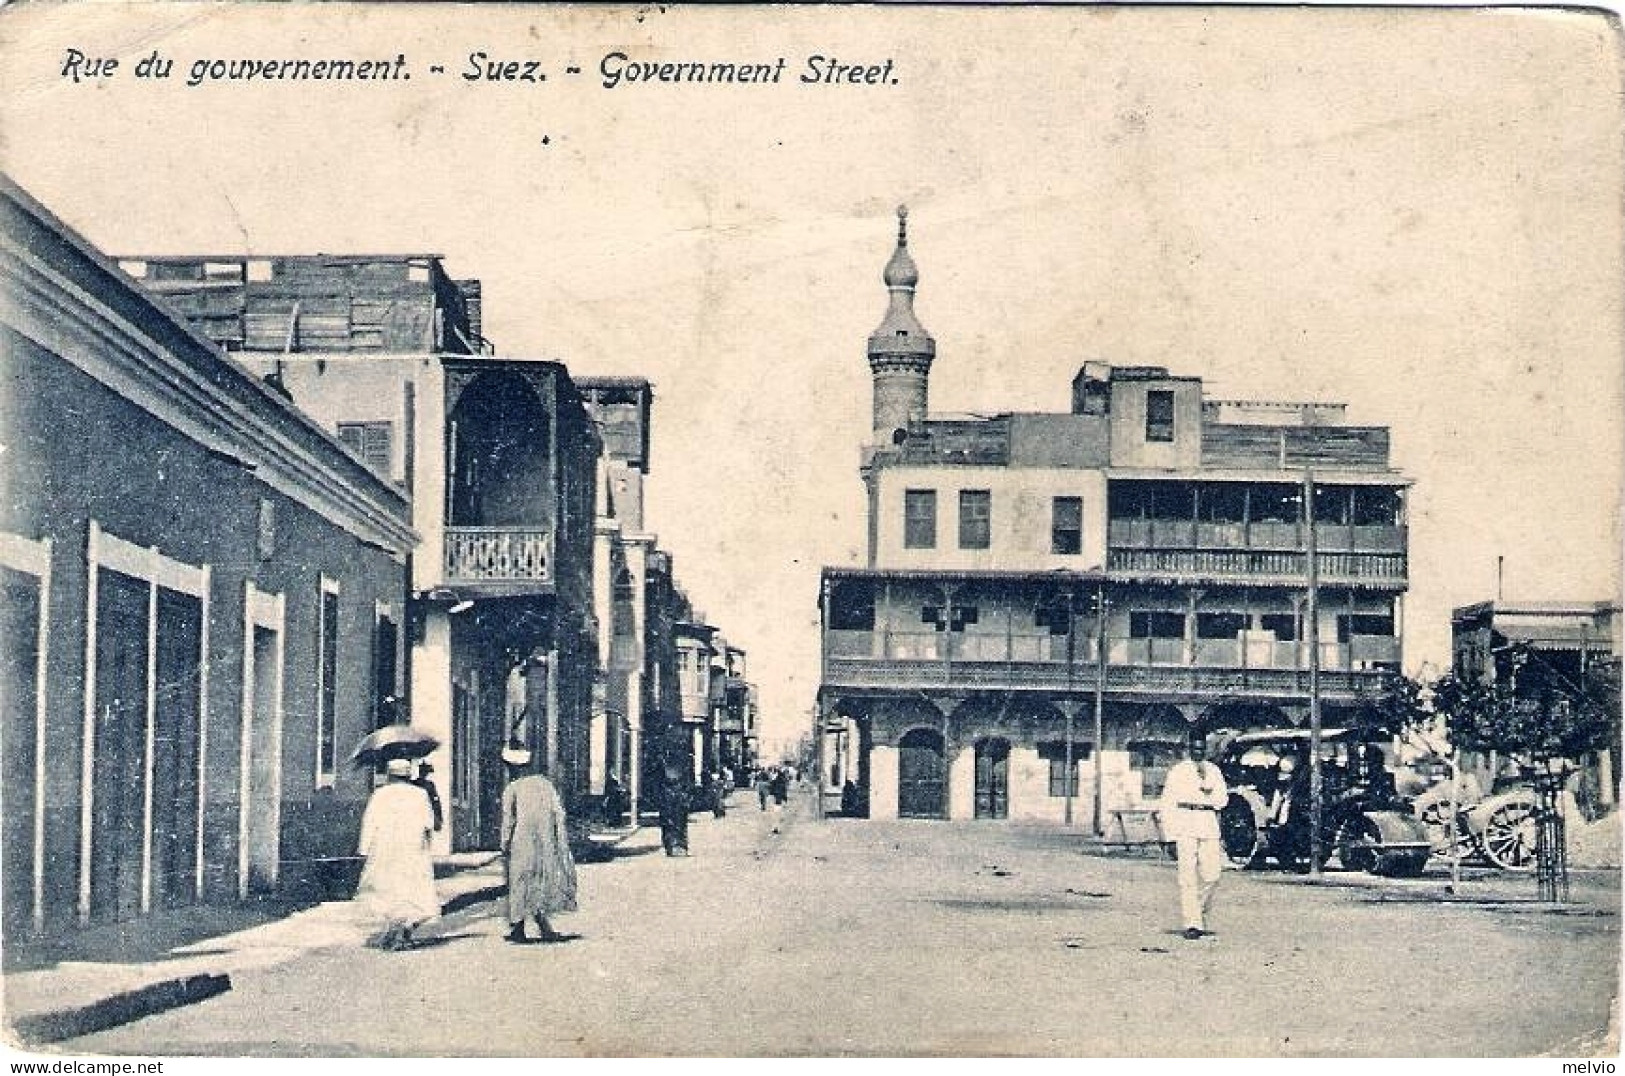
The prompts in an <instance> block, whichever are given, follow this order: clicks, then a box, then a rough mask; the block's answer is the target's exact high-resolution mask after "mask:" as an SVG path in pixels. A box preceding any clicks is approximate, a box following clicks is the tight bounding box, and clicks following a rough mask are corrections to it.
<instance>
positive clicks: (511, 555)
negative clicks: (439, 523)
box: [446, 527, 553, 585]
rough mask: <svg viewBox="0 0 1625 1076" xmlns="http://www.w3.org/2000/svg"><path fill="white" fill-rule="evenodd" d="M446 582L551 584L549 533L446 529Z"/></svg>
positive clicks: (518, 529) (520, 529)
mask: <svg viewBox="0 0 1625 1076" xmlns="http://www.w3.org/2000/svg"><path fill="white" fill-rule="evenodd" d="M446 582H447V583H448V584H451V585H457V584H480V583H495V584H515V583H520V584H524V583H529V584H551V583H552V582H553V532H552V531H550V530H546V529H542V528H536V527H447V528H446Z"/></svg>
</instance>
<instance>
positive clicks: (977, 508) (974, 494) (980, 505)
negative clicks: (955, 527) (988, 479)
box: [959, 489, 993, 549]
mask: <svg viewBox="0 0 1625 1076" xmlns="http://www.w3.org/2000/svg"><path fill="white" fill-rule="evenodd" d="M992 516H993V494H992V493H990V492H989V491H987V490H985V489H962V490H960V491H959V548H960V549H986V548H988V546H990V545H991V544H992V537H993V536H992Z"/></svg>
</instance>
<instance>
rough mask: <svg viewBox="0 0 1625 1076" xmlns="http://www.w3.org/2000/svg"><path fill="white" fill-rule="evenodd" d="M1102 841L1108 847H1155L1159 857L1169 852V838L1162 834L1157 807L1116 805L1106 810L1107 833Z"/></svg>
mask: <svg viewBox="0 0 1625 1076" xmlns="http://www.w3.org/2000/svg"><path fill="white" fill-rule="evenodd" d="M1100 843H1101V844H1102V845H1103V846H1104V847H1106V848H1122V849H1123V850H1124V851H1127V850H1128V849H1130V848H1155V849H1156V850H1157V857H1158V858H1159V859H1161V858H1165V857H1166V856H1167V854H1168V849H1167V844H1168V840H1167V839H1166V838H1165V837H1163V835H1162V819H1161V811H1160V810H1159V809H1158V808H1156V807H1114V808H1112V809H1111V810H1109V811H1107V812H1106V833H1105V835H1104V836H1102V837H1101V839H1100Z"/></svg>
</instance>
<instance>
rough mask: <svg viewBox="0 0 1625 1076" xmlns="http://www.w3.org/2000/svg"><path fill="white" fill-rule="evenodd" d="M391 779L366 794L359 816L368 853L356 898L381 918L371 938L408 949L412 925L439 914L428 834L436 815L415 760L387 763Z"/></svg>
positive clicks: (384, 946) (376, 942)
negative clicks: (416, 775)
mask: <svg viewBox="0 0 1625 1076" xmlns="http://www.w3.org/2000/svg"><path fill="white" fill-rule="evenodd" d="M385 772H386V773H387V774H388V778H389V779H388V781H387V782H386V783H385V784H383V785H381V786H379V787H378V788H377V789H376V790H375V791H374V792H373V794H372V798H370V799H369V800H367V808H366V810H365V811H364V812H363V813H362V816H361V840H360V852H361V855H363V856H365V857H366V864H365V865H364V866H363V867H362V868H361V881H360V883H359V884H358V885H357V886H356V892H355V900H356V902H357V903H358V904H359V905H360V906H361V907H362V908H363V909H364V910H365V912H366V914H367V915H368V916H370V917H372V918H374V919H376V920H377V921H378V923H379V929H378V931H377V933H375V934H374V935H373V936H372V937H371V938H370V939H368V944H369V945H373V946H376V947H378V948H381V949H406V948H410V947H411V945H412V931H413V930H415V929H416V928H417V927H418V926H419V925H421V924H422V923H424V922H426V921H428V920H430V919H433V918H435V917H436V916H438V915H439V914H440V896H439V894H438V893H436V892H435V887H434V861H433V860H432V859H431V858H430V856H429V840H430V837H431V835H432V833H433V831H434V816H433V815H432V814H431V813H430V808H429V801H428V800H427V799H426V798H425V797H424V795H423V792H422V790H421V789H419V788H418V787H417V786H416V785H414V784H412V781H411V778H412V764H411V763H410V762H408V761H406V760H404V759H395V760H392V761H390V762H389V763H388V766H387V769H386V771H385Z"/></svg>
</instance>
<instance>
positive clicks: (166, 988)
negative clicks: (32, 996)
mask: <svg viewBox="0 0 1625 1076" xmlns="http://www.w3.org/2000/svg"><path fill="white" fill-rule="evenodd" d="M643 832H644V827H641V826H640V827H633V828H630V829H627V830H625V831H615V832H611V833H609V834H605V835H603V836H602V837H600V838H598V839H597V840H594V841H593V843H594V844H596V845H599V846H601V847H603V848H605V849H606V850H613V849H614V848H617V847H619V846H620V845H622V844H624V843H626V842H627V841H629V840H631V839H633V838H635V837H637V836H638V835H640V834H641V833H643ZM606 838H607V839H606ZM501 858H502V857H501V856H500V855H495V854H493V855H492V856H490V857H489V858H486V859H484V860H481V861H478V862H470V863H468V864H466V865H459V866H458V867H457V868H455V869H453V870H452V871H451V872H450V873H449V874H447V875H446V876H445V877H447V878H455V877H456V876H457V875H459V874H465V875H473V874H475V873H476V872H478V871H481V870H484V869H487V868H489V867H491V866H492V864H495V863H499V862H501ZM606 859H613V855H612V854H611V855H609V856H606ZM441 880H443V879H441ZM507 891H508V886H507V883H506V881H503V880H496V881H493V882H491V883H489V884H486V885H480V886H476V887H474V888H472V889H469V890H467V891H465V892H462V893H454V894H452V895H451V896H449V897H447V898H446V899H445V900H443V901H441V904H440V914H441V915H442V916H447V915H451V914H452V913H454V912H459V911H462V910H463V909H465V908H471V907H473V906H475V905H477V904H483V903H485V902H487V901H491V900H498V899H500V898H501V897H502V896H503V895H504V894H505V893H507ZM230 989H231V975H230V973H229V971H215V972H200V973H195V974H192V975H185V976H177V977H174V978H170V979H160V980H158V981H156V982H152V983H147V984H145V985H143V986H139V987H136V988H134V989H132V990H125V991H122V992H120V993H117V994H113V995H111V996H109V997H105V998H101V999H98V1000H96V1001H93V1002H90V1003H88V1004H85V1005H80V1006H75V1007H74V1008H70V1009H59V1010H55V1011H46V1012H38V1013H30V1014H27V1015H24V1016H18V1017H15V1018H7V1019H6V1023H7V1024H9V1025H10V1027H11V1030H12V1033H13V1034H14V1035H16V1037H17V1038H18V1039H19V1040H21V1041H22V1042H24V1043H26V1044H28V1045H45V1044H49V1043H56V1042H62V1041H64V1040H66V1039H75V1038H79V1037H80V1036H82V1035H91V1034H94V1033H96V1032H98V1031H106V1030H108V1029H109V1028H114V1027H118V1026H120V1025H123V1024H128V1023H131V1022H133V1021H135V1020H140V1019H142V1018H143V1017H147V1016H155V1015H157V1014H158V1013H162V1012H167V1011H169V1010H170V1009H178V1008H181V1007H183V1006H186V1005H195V1004H196V1003H198V1002H200V1001H207V1000H208V999H209V998H212V997H218V996H219V995H221V994H224V993H226V992H227V991H229V990H230Z"/></svg>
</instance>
